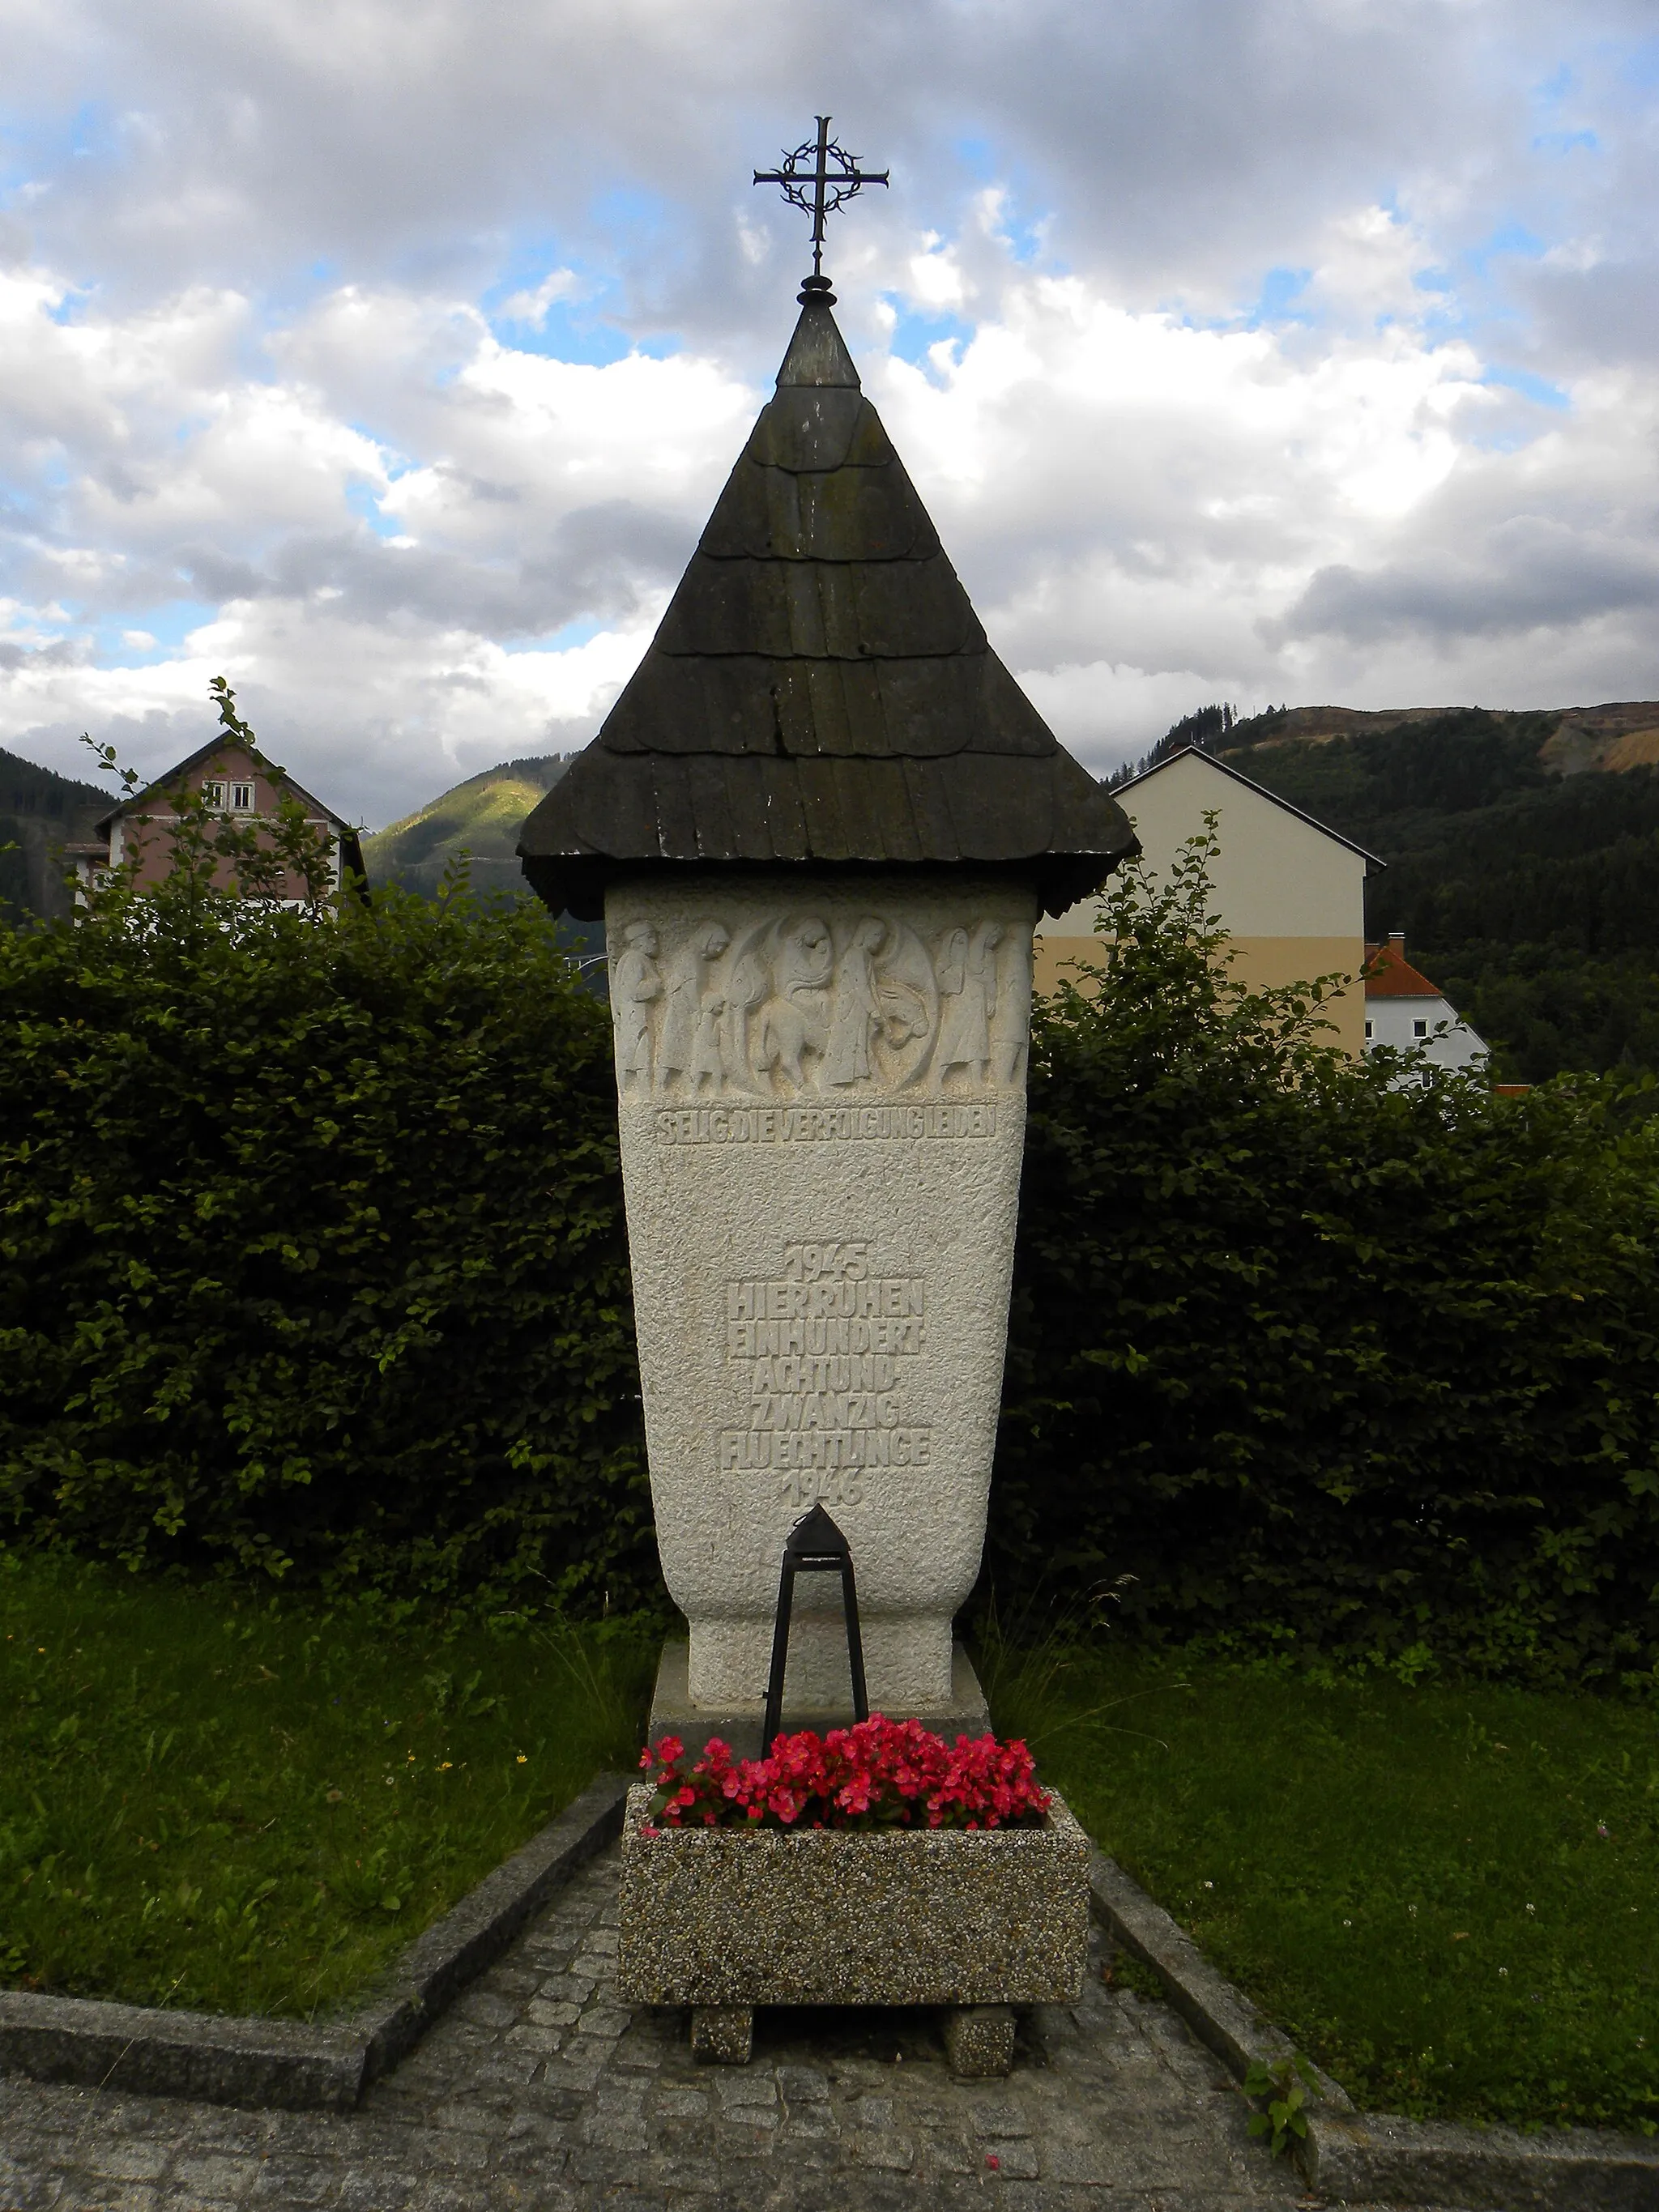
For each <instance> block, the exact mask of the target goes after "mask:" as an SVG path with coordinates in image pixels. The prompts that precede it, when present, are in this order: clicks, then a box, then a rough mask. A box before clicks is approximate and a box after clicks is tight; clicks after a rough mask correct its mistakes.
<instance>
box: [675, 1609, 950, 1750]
mask: <svg viewBox="0 0 1659 2212" xmlns="http://www.w3.org/2000/svg"><path fill="white" fill-rule="evenodd" d="M840 1626H841V1623H840V1621H839V1620H837V1621H836V1629H837V1631H838V1632H839V1630H840ZM687 1654H688V1647H687V1645H686V1644H685V1643H684V1641H683V1640H676V1639H672V1638H671V1639H670V1641H669V1642H668V1643H666V1644H664V1645H663V1647H662V1657H661V1659H660V1660H659V1662H658V1665H657V1686H656V1689H655V1690H654V1691H653V1693H652V1699H651V1723H650V1735H649V1740H650V1741H651V1742H653V1743H655V1742H656V1741H657V1739H658V1738H659V1736H665V1735H677V1736H678V1737H679V1739H680V1741H682V1742H683V1743H684V1746H685V1750H686V1756H687V1758H688V1759H696V1758H699V1757H700V1756H701V1755H702V1750H703V1747H704V1746H705V1745H706V1744H707V1743H708V1740H709V1738H710V1737H711V1736H719V1738H720V1741H721V1742H722V1743H726V1744H729V1745H730V1746H731V1747H732V1753H733V1755H734V1757H736V1758H738V1759H758V1758H759V1756H760V1739H761V1723H762V1721H763V1718H764V1700H763V1699H761V1698H757V1699H755V1701H754V1703H753V1704H752V1705H727V1706H723V1707H716V1706H711V1705H693V1704H692V1702H691V1699H690V1692H688V1690H687V1687H686V1664H687ZM887 1717H888V1719H889V1720H919V1721H920V1722H921V1723H922V1725H923V1727H924V1728H930V1729H933V1732H934V1733H935V1734H936V1735H942V1736H943V1737H944V1738H945V1741H946V1742H947V1743H951V1742H954V1741H955V1740H956V1739H957V1736H959V1735H984V1734H985V1733H986V1731H987V1729H989V1727H990V1725H991V1709H990V1707H989V1705H987V1703H986V1699H985V1692H984V1691H983V1690H982V1689H981V1687H980V1683H979V1677H978V1675H977V1674H975V1672H974V1662H973V1661H972V1660H971V1659H969V1656H968V1654H967V1652H966V1651H965V1650H963V1646H962V1645H961V1644H954V1645H952V1647H951V1697H950V1702H949V1703H948V1704H947V1705H939V1706H933V1707H932V1708H930V1709H929V1710H928V1711H917V1712H914V1713H911V1712H898V1711H889V1712H888V1714H887ZM783 1725H784V1727H785V1728H786V1729H788V1730H790V1731H791V1732H792V1733H793V1731H795V1730H796V1729H816V1730H817V1733H818V1735H825V1734H826V1733H827V1732H828V1731H829V1729H832V1728H851V1726H852V1725H853V1709H852V1707H851V1705H832V1706H823V1705H806V1706H794V1705H788V1704H786V1705H785V1706H784V1709H783Z"/></svg>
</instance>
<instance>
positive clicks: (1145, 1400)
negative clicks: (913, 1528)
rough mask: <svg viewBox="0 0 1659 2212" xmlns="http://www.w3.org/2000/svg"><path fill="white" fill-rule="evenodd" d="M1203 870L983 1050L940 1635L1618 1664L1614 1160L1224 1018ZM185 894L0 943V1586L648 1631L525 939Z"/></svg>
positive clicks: (645, 1520)
mask: <svg viewBox="0 0 1659 2212" xmlns="http://www.w3.org/2000/svg"><path fill="white" fill-rule="evenodd" d="M206 865H207V864H206V862H204V866H206ZM1205 869H1206V853H1205V851H1204V849H1203V848H1198V849H1195V850H1194V852H1193V853H1192V854H1190V855H1189V858H1188V865H1187V866H1186V868H1185V870H1184V872H1182V874H1181V875H1180V876H1179V877H1178V878H1177V880H1176V882H1175V883H1174V884H1173V885H1172V886H1171V887H1170V889H1168V890H1166V891H1165V892H1164V893H1162V894H1153V893H1152V891H1151V890H1149V888H1148V887H1147V886H1146V884H1130V885H1128V886H1127V887H1126V888H1125V890H1123V892H1122V894H1121V897H1120V900H1119V902H1118V904H1117V906H1116V908H1115V911H1114V913H1113V914H1112V915H1111V916H1110V917H1109V922H1110V927H1111V929H1112V931H1113V932H1114V933H1115V943H1114V944H1113V945H1112V946H1111V947H1110V948H1108V947H1107V946H1104V945H1103V949H1102V964H1101V969H1100V972H1099V974H1098V975H1096V976H1095V977H1094V978H1093V979H1091V981H1089V986H1088V988H1087V989H1085V990H1083V991H1078V990H1074V989H1073V990H1067V991H1065V992H1063V993H1062V994H1060V999H1059V1000H1057V1001H1055V1002H1054V1004H1053V1005H1052V1006H1050V1007H1049V1008H1048V1010H1047V1012H1045V1013H1043V1014H1042V1017H1041V1018H1040V1019H1039V1020H1038V1022H1037V1024H1036V1035H1035V1039H1034V1053H1033V1058H1034V1066H1033V1070H1032V1079H1031V1118H1030V1136H1029V1139H1028V1146H1027V1155H1026V1166H1025V1180H1024V1192H1023V1197H1022V1210H1021V1227H1020V1243H1019V1250H1018V1261H1017V1267H1016V1279H1015V1296H1014V1308H1013V1316H1012V1334H1011V1341H1010V1349H1009V1358H1008V1369H1007V1383H1006V1398H1005V1412H1004V1421H1003V1431H1002V1437H1001V1444H1000V1454H999V1460H998V1467H997V1472H996V1479H995V1481H994V1486H993V1492H992V1518H991V1531H990V1539H989V1542H988V1545H987V1554H986V1573H985V1586H986V1588H987V1589H994V1591H995V1593H996V1595H997V1599H998V1602H999V1605H1000V1607H1002V1608H1003V1610H1004V1612H1005V1615H1006V1613H1007V1612H1008V1611H1009V1610H1014V1611H1018V1610H1019V1609H1020V1608H1022V1607H1024V1605H1025V1604H1026V1603H1027V1602H1028V1601H1031V1602H1036V1603H1040V1604H1048V1603H1050V1602H1052V1603H1054V1604H1056V1605H1058V1606H1060V1607H1062V1608H1064V1609H1076V1608H1078V1607H1081V1606H1083V1605H1085V1603H1086V1602H1087V1601H1088V1600H1089V1598H1090V1595H1091V1593H1093V1592H1095V1591H1097V1590H1098V1589H1102V1588H1103V1587H1105V1586H1111V1588H1112V1589H1113V1590H1114V1593H1115V1596H1116V1598H1117V1600H1118V1601H1119V1602H1120V1603H1121V1607H1122V1608H1123V1611H1124V1613H1125V1615H1126V1616H1127V1618H1130V1619H1133V1620H1137V1621H1139V1622H1140V1623H1141V1624H1143V1625H1144V1626H1146V1628H1147V1629H1148V1630H1152V1631H1157V1632H1167V1633H1170V1634H1174V1635H1177V1636H1186V1635H1191V1634H1200V1635H1205V1636H1210V1637H1221V1638H1248V1639H1250V1640H1254V1641H1257V1642H1259V1641H1260V1640H1261V1638H1264V1637H1268V1638H1273V1637H1279V1638H1300V1639H1302V1640H1304V1642H1305V1643H1307V1644H1318V1645H1326V1646H1328V1645H1331V1644H1346V1645H1348V1646H1350V1647H1354V1648H1358V1649H1361V1650H1383V1651H1386V1652H1388V1653H1389V1654H1391V1655H1394V1656H1396V1657H1398V1656H1399V1655H1401V1654H1402V1653H1403V1654H1407V1655H1409V1654H1410V1653H1411V1652H1412V1651H1413V1650H1414V1649H1416V1648H1417V1647H1419V1646H1420V1647H1422V1648H1423V1649H1424V1650H1455V1651H1456V1652H1458V1653H1459V1654H1461V1655H1462V1656H1463V1657H1465V1658H1466V1659H1468V1660H1471V1661H1473V1662H1474V1663H1476V1664H1479V1665H1481V1666H1485V1667H1488V1668H1493V1669H1504V1668H1516V1667H1522V1668H1528V1669H1529V1670H1533V1671H1536V1670H1538V1669H1544V1670H1545V1671H1555V1672H1560V1671H1562V1670H1564V1669H1571V1668H1587V1667H1588V1668H1594V1669H1597V1670H1602V1671H1606V1670H1618V1669H1620V1668H1623V1669H1626V1670H1629V1669H1633V1668H1647V1667H1650V1666H1651V1665H1652V1664H1653V1662H1654V1661H1655V1659H1656V1657H1659V1598H1656V1593H1659V1267H1656V1259H1659V1136H1656V1128H1659V1124H1656V1123H1653V1122H1650V1121H1639V1120H1636V1119H1630V1118H1626V1119H1621V1118H1620V1109H1619V1106H1618V1102H1617V1099H1616V1096H1615V1093H1614V1091H1613V1087H1612V1086H1611V1085H1608V1084H1607V1083H1604V1082H1596V1081H1589V1080H1586V1081H1584V1082H1582V1083H1560V1084H1557V1085H1551V1086H1549V1087H1548V1088H1547V1089H1544V1090H1541V1091H1534V1093H1532V1094H1531V1095H1530V1096H1529V1097H1525V1098H1521V1099H1503V1098H1495V1097H1492V1095H1490V1094H1489V1093H1488V1092H1487V1091H1485V1090H1484V1089H1482V1088H1481V1087H1480V1085H1478V1084H1476V1083H1474V1082H1466V1081H1463V1080H1461V1079H1455V1078H1443V1079H1437V1080H1436V1081H1435V1082H1434V1083H1433V1085H1431V1087H1430V1088H1428V1089H1426V1090H1417V1091H1405V1090H1400V1089H1395V1088H1390V1087H1389V1074H1390V1073H1391V1072H1392V1071H1390V1070H1389V1068H1388V1067H1386V1066H1378V1065H1368V1066H1361V1067H1355V1066H1350V1065H1349V1064H1348V1063H1346V1061H1344V1060H1341V1059H1340V1058H1339V1057H1338V1056H1336V1055H1335V1054H1333V1053H1332V1052H1330V1051H1329V1050H1328V1049H1326V1048H1324V1046H1323V1045H1322V1042H1321V1036H1322V1033H1321V1032H1320V1030H1319V1029H1318V1027H1317V1024H1318V1020H1319V1012H1320V994H1319V992H1318V991H1317V989H1313V990H1309V991H1303V992H1284V993H1278V994H1267V995H1266V996H1257V997H1251V996H1250V995H1249V994H1246V993H1245V992H1244V991H1243V989H1242V988H1240V987H1237V986H1235V985H1232V984H1231V983H1230V982H1229V981H1227V980H1226V977H1225V969H1223V968H1221V967H1218V963H1217V953H1218V943H1219V937H1218V930H1217V929H1216V927H1214V925H1213V924H1212V922H1210V921H1208V920H1207V919H1206V912H1205V908H1206V877H1205ZM189 876H190V870H188V869H186V870H185V871H184V877H183V878H181V879H180V883H179V884H175V885H173V886H170V887H169V888H168V889H167V890H164V891H163V892H161V894H160V895H159V896H152V897H145V898H141V897H138V896H135V895H133V894H131V892H130V891H128V890H125V889H122V888H121V887H119V886H118V887H117V888H116V890H114V891H112V893H111V894H109V895H107V896H106V897H104V898H103V899H101V900H100V902H99V903H98V905H97V906H96V908H95V909H94V913H93V915H91V916H90V917H89V918H88V920H86V921H82V923H81V924H79V925H78V926H76V927H68V926H52V927H42V928H38V929H33V930H29V931H24V932H20V933H10V934H8V933H0V1362H3V1373H0V1383H3V1388H0V1541H4V1539H5V1537H6V1534H7V1531H8V1530H9V1531H10V1533H11V1534H12V1536H13V1538H14V1539H17V1538H21V1539H24V1540H33V1539H40V1538H46V1539H52V1540H61V1541H68V1542H70V1543H72V1544H74V1545H76V1546H77V1547H81V1548H84V1549H88V1550H93V1551H100V1552H103V1553H109V1554H112V1555H115V1556H118V1557H120V1558H124V1559H133V1560H149V1561H154V1560H166V1559H180V1560H184V1561H186V1562H194V1563H204V1562H223V1563H227V1564H229V1565H234V1566H240V1567H242V1568H250V1567H252V1568H258V1567H264V1568H266V1569H269V1570H270V1571H280V1572H286V1573H289V1574H292V1575H295V1576H297V1577H306V1578H326V1579H334V1580H340V1581H347V1582H349V1581H357V1582H373V1583H377V1584H379V1585H380V1586H382V1587H387V1588H394V1587H395V1588H398V1589H413V1590H422V1589H425V1590H431V1591H441V1592H453V1591H458V1590H460V1589H478V1588H479V1587H481V1586H482V1587H483V1588H486V1589H491V1590H507V1589H512V1588H513V1587H514V1586H515V1585H516V1586H518V1587H520V1588H529V1589H535V1590H537V1591H538V1592H540V1593H543V1594H551V1593H556V1594H557V1595H559V1596H560V1597H561V1599H562V1601H564V1602H566V1603H568V1604H569V1605H571V1606H573V1607H589V1606H592V1607H597V1606H599V1605H600V1604H602V1603H603V1602H604V1601H605V1594H606V1593H607V1592H608V1593H609V1594H610V1599H611V1603H612V1605H613V1606H620V1605H625V1604H633V1603H636V1602H639V1601H642V1600H643V1601H652V1602H660V1601H661V1585H660V1581H659V1575H658V1571H657V1565H656V1559H655V1549H654V1545H653V1542H652V1539H651V1524H650V1507H649V1497H648V1489H647V1483H646V1480H645V1473H644V1454H643V1449H642V1443H641V1428H640V1415H639V1399H638V1382H637V1376H636V1371H635V1359H634V1349H633V1335H632V1314H631V1305H630V1300H629V1284H628V1277H627V1265H626V1261H627V1255H626V1244H625V1237H624V1232H623V1217H622V1206H621V1194H620V1187H619V1177H618V1172H617V1150H616V1125H615V1107H614V1093H613V1083H612V1076H611V1056H610V1049H609V1038H608V1033H607V1024H606V1021H605V1013H604V1010H603V1008H602V1006H599V1004H598V1003H597V1002H596V1001H595V1000H593V999H592V998H591V997H590V996H588V995H587V994H586V993H585V992H584V991H583V990H582V989H581V988H580V987H579V985H578V984H577V982H576V981H574V979H573V976H572V974H571V971H570V969H569V967H568V963H567V962H566V960H565V958H564V956H563V952H562V949H561V945H560V942H559V939H558V935H557V932H556V928H555V927H554V926H553V925H552V924H551V923H550V922H549V921H546V920H545V919H544V917H543V916H541V915H540V914H539V913H538V911H537V910H536V909H535V908H532V906H530V905H529V904H527V903H526V902H520V903H518V904H515V905H507V904H498V905H492V906H483V905H480V904H478V903H477V902H474V901H472V900H471V898H470V897H469V896H467V895H466V894H465V891H464V890H455V891H454V892H453V895H452V896H449V897H448V898H447V899H445V900H441V901H439V902H436V903H431V902H424V901H418V900H414V899H410V898H406V897H404V896H402V895H400V894H398V893H396V892H393V893H391V894H381V895H377V896H375V897H374V900H372V901H371V902H369V903H368V905H366V906H362V905H358V904H356V903H355V902H351V903H348V905H347V906H346V908H344V910H343V911H342V912H341V913H340V914H339V915H337V917H333V918H328V919H319V918H318V915H316V914H309V915H307V914H299V913H285V912H282V911H266V912H258V911H250V910H249V909H248V908H246V907H238V906H237V905H236V904H235V902H232V901H229V900H228V899H227V898H225V897H224V896H222V895H221V894H218V893H215V892H213V891H211V890H210V888H208V889H204V883H203V881H202V879H201V871H200V870H199V869H198V870H197V874H196V879H195V880H194V881H193V882H186V881H185V880H184V878H188V877H189ZM1124 1577H1130V1578H1131V1579H1127V1580H1124V1579H1122V1578H1124Z"/></svg>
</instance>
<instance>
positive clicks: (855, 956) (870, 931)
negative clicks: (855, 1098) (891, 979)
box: [823, 915, 887, 1084]
mask: <svg viewBox="0 0 1659 2212" xmlns="http://www.w3.org/2000/svg"><path fill="white" fill-rule="evenodd" d="M886 941H887V925H886V923H885V922H884V921H878V920H877V919H876V917H875V915H866V916H865V917H864V920H863V921H860V923H859V925H858V927H856V928H855V929H854V932H853V941H852V943H851V944H850V945H848V948H847V950H846V951H845V952H843V953H842V956H841V966H840V968H839V969H838V970H837V971H836V996H835V1003H834V1005H833V1006H831V1008H830V1012H829V1045H828V1047H827V1048H826V1049H825V1052H824V1055H823V1079H824V1081H825V1082H826V1083H835V1084H842V1083H863V1082H865V1081H866V1080H867V1079H868V1078H869V1074H870V1040H871V1038H872V1036H874V1035H875V1032H876V1030H877V1027H878V1024H880V1022H881V1020H882V1018H883V1011H884V1010H883V1006H882V1001H881V994H880V992H879V991H878V988H877V986H876V955H877V953H878V952H879V951H880V950H881V948H882V946H883V945H884V944H885V943H886Z"/></svg>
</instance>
